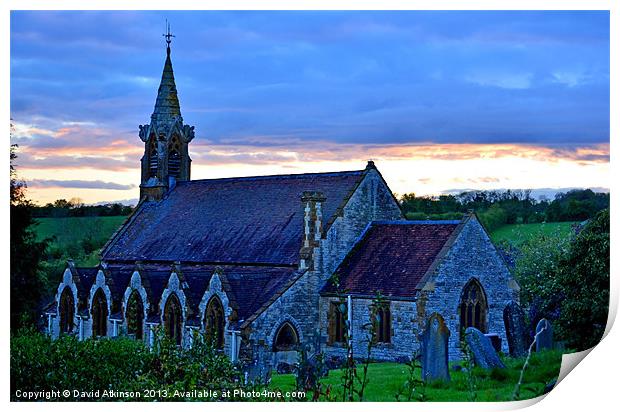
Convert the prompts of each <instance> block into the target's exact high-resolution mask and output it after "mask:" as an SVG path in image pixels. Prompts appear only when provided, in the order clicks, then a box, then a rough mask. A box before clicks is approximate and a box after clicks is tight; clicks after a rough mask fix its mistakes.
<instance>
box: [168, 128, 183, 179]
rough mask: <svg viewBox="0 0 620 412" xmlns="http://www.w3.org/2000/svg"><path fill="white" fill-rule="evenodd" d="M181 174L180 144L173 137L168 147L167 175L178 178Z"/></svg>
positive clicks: (174, 136)
mask: <svg viewBox="0 0 620 412" xmlns="http://www.w3.org/2000/svg"><path fill="white" fill-rule="evenodd" d="M180 172H181V143H180V142H179V137H178V136H177V135H173V136H172V139H171V140H170V145H169V146H168V175H170V176H173V177H176V178H178V177H179V174H180Z"/></svg>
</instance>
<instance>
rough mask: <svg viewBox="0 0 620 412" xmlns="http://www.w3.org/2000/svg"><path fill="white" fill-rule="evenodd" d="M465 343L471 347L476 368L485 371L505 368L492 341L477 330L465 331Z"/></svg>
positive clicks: (469, 329)
mask: <svg viewBox="0 0 620 412" xmlns="http://www.w3.org/2000/svg"><path fill="white" fill-rule="evenodd" d="M465 343H466V344H467V346H468V347H469V350H470V352H471V355H472V357H473V359H474V363H475V364H476V366H480V367H481V368H484V369H492V368H505V367H506V366H504V364H503V363H502V360H501V359H500V358H499V356H498V355H497V352H496V351H495V348H494V347H493V345H492V344H491V340H490V339H489V338H488V337H486V336H484V334H483V333H482V332H480V331H479V330H478V329H476V328H467V329H465Z"/></svg>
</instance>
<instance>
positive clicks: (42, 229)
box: [35, 216, 127, 279]
mask: <svg viewBox="0 0 620 412" xmlns="http://www.w3.org/2000/svg"><path fill="white" fill-rule="evenodd" d="M126 218H127V216H94V217H54V218H52V217H50V218H40V219H37V222H38V224H37V225H36V226H35V232H36V234H37V238H38V239H39V240H42V239H49V240H50V243H49V247H48V259H47V262H46V263H47V265H48V266H49V267H50V269H49V271H50V275H51V276H52V277H51V278H52V279H55V278H56V277H58V273H57V272H58V271H59V270H63V268H64V266H65V261H66V259H68V258H71V259H73V260H75V263H76V264H77V265H84V266H86V265H92V266H94V265H97V264H98V263H99V259H98V252H99V249H101V247H103V245H105V243H106V242H107V241H108V239H109V238H110V237H111V236H112V234H113V233H114V232H115V231H116V229H118V228H119V227H120V225H121V224H122V223H123V222H124V221H125V219H126Z"/></svg>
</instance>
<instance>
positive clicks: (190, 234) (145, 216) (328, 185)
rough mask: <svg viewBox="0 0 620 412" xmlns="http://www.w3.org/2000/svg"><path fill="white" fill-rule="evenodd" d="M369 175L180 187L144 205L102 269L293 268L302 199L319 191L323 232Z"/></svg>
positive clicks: (201, 182) (261, 178) (113, 245)
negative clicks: (177, 265) (124, 265)
mask: <svg viewBox="0 0 620 412" xmlns="http://www.w3.org/2000/svg"><path fill="white" fill-rule="evenodd" d="M365 172H366V170H358V171H351V172H336V173H309V174H299V175H278V176H259V177H240V178H226V179H208V180H193V181H188V182H179V183H178V184H177V186H176V187H175V188H174V189H173V190H172V191H171V192H170V193H169V194H168V195H167V197H165V198H164V199H163V200H161V201H159V202H143V203H142V204H141V205H140V206H139V208H138V210H137V211H136V212H135V214H134V215H133V216H132V217H131V218H130V219H128V221H127V222H126V223H125V225H124V227H123V228H121V230H119V232H118V233H117V234H116V235H115V236H114V237H113V238H112V239H111V240H110V242H109V244H108V245H107V246H106V248H105V250H104V251H103V252H102V258H103V259H104V260H106V261H137V260H142V261H151V262H153V261H158V262H173V261H181V262H189V263H192V262H204V263H221V264H230V263H235V264H265V265H297V264H298V262H299V249H300V247H301V242H302V232H303V207H302V203H301V194H302V192H304V191H320V192H322V193H323V194H324V195H325V196H326V197H327V200H326V201H325V202H324V204H323V221H324V222H325V226H326V229H327V228H329V225H330V224H331V222H333V220H334V219H335V218H336V216H337V215H338V213H339V211H340V210H341V208H342V207H344V205H345V204H346V202H347V201H348V199H349V197H350V196H351V194H352V193H353V192H354V191H355V189H356V188H357V186H358V184H359V183H360V182H361V180H362V179H363V177H364V176H365Z"/></svg>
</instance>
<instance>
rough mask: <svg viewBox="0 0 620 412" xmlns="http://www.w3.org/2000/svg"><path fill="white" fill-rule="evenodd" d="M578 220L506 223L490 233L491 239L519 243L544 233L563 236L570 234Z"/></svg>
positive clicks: (496, 241)
mask: <svg viewBox="0 0 620 412" xmlns="http://www.w3.org/2000/svg"><path fill="white" fill-rule="evenodd" d="M575 223H576V222H553V223H523V224H516V225H505V226H502V227H500V228H499V229H497V230H495V231H493V232H491V233H490V235H491V240H493V242H495V243H498V242H501V241H503V240H507V241H510V242H512V243H514V244H515V245H518V244H520V243H522V242H524V241H526V240H528V239H530V238H532V237H533V236H535V235H537V234H539V233H544V234H552V233H556V232H557V233H558V234H560V235H562V236H568V235H569V234H570V231H571V226H572V225H574V224H575Z"/></svg>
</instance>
